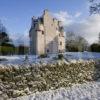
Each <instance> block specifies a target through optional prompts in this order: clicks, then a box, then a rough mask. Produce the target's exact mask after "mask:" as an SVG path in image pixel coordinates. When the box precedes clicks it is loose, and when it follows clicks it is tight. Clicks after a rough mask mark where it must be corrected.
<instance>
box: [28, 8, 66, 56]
mask: <svg viewBox="0 0 100 100" xmlns="http://www.w3.org/2000/svg"><path fill="white" fill-rule="evenodd" d="M29 36H30V53H31V54H35V55H41V54H53V53H54V54H55V53H61V52H64V51H65V36H64V29H63V26H62V24H61V21H58V20H57V19H55V18H52V16H51V15H50V14H49V12H48V10H44V13H43V15H42V17H39V18H35V17H33V18H32V25H31V28H30V31H29Z"/></svg>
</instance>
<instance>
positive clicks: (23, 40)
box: [9, 30, 29, 46]
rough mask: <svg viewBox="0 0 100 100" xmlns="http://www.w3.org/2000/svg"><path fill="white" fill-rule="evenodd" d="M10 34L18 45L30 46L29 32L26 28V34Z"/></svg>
mask: <svg viewBox="0 0 100 100" xmlns="http://www.w3.org/2000/svg"><path fill="white" fill-rule="evenodd" d="M9 35H10V38H11V39H13V43H14V44H15V45H16V46H18V45H20V44H22V45H26V46H29V34H28V30H26V31H25V32H24V34H20V33H13V34H9Z"/></svg>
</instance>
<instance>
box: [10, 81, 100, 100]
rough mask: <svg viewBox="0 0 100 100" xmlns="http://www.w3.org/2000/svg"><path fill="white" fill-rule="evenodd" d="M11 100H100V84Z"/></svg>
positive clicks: (78, 86)
mask: <svg viewBox="0 0 100 100" xmlns="http://www.w3.org/2000/svg"><path fill="white" fill-rule="evenodd" d="M10 100H100V82H91V83H85V84H82V85H80V84H77V85H73V86H72V87H69V88H60V89H57V90H49V91H44V92H36V93H34V94H32V95H29V96H23V97H18V98H16V99H10Z"/></svg>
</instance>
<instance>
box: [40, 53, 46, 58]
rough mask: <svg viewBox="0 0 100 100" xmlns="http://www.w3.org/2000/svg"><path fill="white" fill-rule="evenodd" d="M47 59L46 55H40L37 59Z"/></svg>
mask: <svg viewBox="0 0 100 100" xmlns="http://www.w3.org/2000/svg"><path fill="white" fill-rule="evenodd" d="M46 57H47V54H41V55H40V56H39V58H46Z"/></svg>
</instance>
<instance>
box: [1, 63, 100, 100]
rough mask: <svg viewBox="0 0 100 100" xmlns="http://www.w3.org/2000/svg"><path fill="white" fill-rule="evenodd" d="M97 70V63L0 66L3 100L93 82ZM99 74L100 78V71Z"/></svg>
mask: <svg viewBox="0 0 100 100" xmlns="http://www.w3.org/2000/svg"><path fill="white" fill-rule="evenodd" d="M15 67H16V68H15ZM94 71H95V62H94V61H84V62H79V61H77V62H76V63H65V62H62V61H61V62H58V63H55V64H50V65H49V64H48V65H42V64H41V65H18V66H14V65H12V66H9V65H2V66H0V100H4V99H8V98H16V97H19V96H23V95H29V94H31V93H34V92H36V91H48V90H49V89H57V88H60V87H69V86H72V85H73V84H77V83H85V82H87V81H93V80H94V79H96V78H95V77H94ZM99 71H100V70H99ZM95 75H96V73H95ZM98 75H99V77H100V72H99V74H98Z"/></svg>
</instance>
